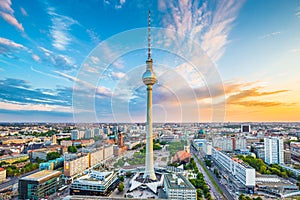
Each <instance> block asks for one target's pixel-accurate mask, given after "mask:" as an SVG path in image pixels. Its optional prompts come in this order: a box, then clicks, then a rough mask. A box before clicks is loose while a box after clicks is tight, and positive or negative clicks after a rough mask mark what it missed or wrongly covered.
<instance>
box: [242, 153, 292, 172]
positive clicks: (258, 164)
mask: <svg viewBox="0 0 300 200" xmlns="http://www.w3.org/2000/svg"><path fill="white" fill-rule="evenodd" d="M238 158H239V159H241V160H243V161H244V162H246V163H248V164H249V165H250V166H251V167H253V168H254V169H255V170H256V171H258V172H259V173H261V174H276V175H278V176H280V177H283V178H288V177H292V176H293V175H294V174H293V172H291V171H289V170H286V169H283V168H282V167H280V166H279V165H277V164H272V165H270V166H268V165H266V164H265V163H264V161H263V160H262V159H258V158H254V157H252V156H250V155H248V156H246V157H244V156H243V155H239V156H238Z"/></svg>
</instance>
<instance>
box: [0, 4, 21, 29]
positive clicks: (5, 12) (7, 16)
mask: <svg viewBox="0 0 300 200" xmlns="http://www.w3.org/2000/svg"><path fill="white" fill-rule="evenodd" d="M11 5H12V3H11V0H1V1H0V16H1V17H2V18H3V19H4V20H5V21H6V22H7V23H9V24H11V25H13V26H14V27H16V28H17V29H19V30H20V31H22V32H24V28H23V25H22V24H21V23H19V22H18V20H17V19H16V18H15V16H14V10H13V9H12V8H11Z"/></svg>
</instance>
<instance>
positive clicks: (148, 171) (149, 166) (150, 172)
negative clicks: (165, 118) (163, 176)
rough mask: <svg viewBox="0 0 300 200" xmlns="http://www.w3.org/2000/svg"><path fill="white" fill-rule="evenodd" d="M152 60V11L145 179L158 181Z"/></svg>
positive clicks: (155, 80)
mask: <svg viewBox="0 0 300 200" xmlns="http://www.w3.org/2000/svg"><path fill="white" fill-rule="evenodd" d="M152 64H153V60H152V58H151V35H150V11H148V59H147V60H146V71H145V73H144V74H143V82H144V84H145V85H146V86H147V125H146V127H147V135H146V160H145V162H146V163H145V164H146V166H145V173H144V178H145V179H151V180H156V176H155V171H154V165H153V131H152V86H153V85H154V84H155V83H156V82H157V79H156V75H155V73H154V72H153V69H152Z"/></svg>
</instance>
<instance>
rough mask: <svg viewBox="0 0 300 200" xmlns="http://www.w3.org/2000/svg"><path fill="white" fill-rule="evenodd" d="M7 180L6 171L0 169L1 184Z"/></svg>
mask: <svg viewBox="0 0 300 200" xmlns="http://www.w3.org/2000/svg"><path fill="white" fill-rule="evenodd" d="M5 180H6V169H4V168H2V167H0V183H2V182H4V181H5Z"/></svg>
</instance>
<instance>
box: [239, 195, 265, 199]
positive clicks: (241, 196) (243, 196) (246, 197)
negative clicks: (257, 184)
mask: <svg viewBox="0 0 300 200" xmlns="http://www.w3.org/2000/svg"><path fill="white" fill-rule="evenodd" d="M239 200H262V198H261V197H256V198H255V197H254V198H251V197H249V196H246V195H244V194H241V195H240V196H239Z"/></svg>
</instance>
